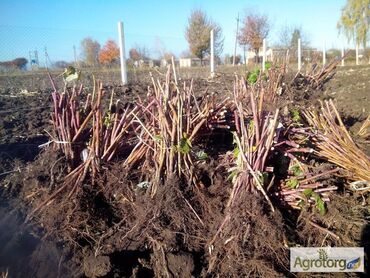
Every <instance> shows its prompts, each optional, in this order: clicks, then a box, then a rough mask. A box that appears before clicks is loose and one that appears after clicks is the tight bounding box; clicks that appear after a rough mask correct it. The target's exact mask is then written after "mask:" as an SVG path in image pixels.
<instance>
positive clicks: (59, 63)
mask: <svg viewBox="0 0 370 278" xmlns="http://www.w3.org/2000/svg"><path fill="white" fill-rule="evenodd" d="M70 65H71V63H68V62H66V61H56V62H55V63H54V67H55V68H57V69H66V68H68V67H69V66H70Z"/></svg>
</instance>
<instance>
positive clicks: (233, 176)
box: [227, 169, 239, 181]
mask: <svg viewBox="0 0 370 278" xmlns="http://www.w3.org/2000/svg"><path fill="white" fill-rule="evenodd" d="M238 173H239V171H238V169H235V170H233V171H231V173H230V175H229V176H228V177H227V179H228V180H231V181H232V180H233V179H234V178H236V176H237V175H238Z"/></svg>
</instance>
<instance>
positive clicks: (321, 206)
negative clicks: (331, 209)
mask: <svg viewBox="0 0 370 278" xmlns="http://www.w3.org/2000/svg"><path fill="white" fill-rule="evenodd" d="M316 208H317V209H318V210H319V213H320V215H322V216H324V215H325V214H326V205H325V202H324V201H323V200H322V199H321V198H320V199H318V200H317V201H316Z"/></svg>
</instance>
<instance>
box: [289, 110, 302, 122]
mask: <svg viewBox="0 0 370 278" xmlns="http://www.w3.org/2000/svg"><path fill="white" fill-rule="evenodd" d="M290 114H291V116H292V120H293V122H296V123H300V122H301V120H302V118H301V115H300V113H299V110H298V109H293V110H292V111H290Z"/></svg>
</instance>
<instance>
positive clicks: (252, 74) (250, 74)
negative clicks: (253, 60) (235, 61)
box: [247, 68, 260, 84]
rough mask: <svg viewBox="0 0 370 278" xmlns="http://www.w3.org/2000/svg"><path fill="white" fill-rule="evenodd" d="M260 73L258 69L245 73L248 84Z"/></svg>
mask: <svg viewBox="0 0 370 278" xmlns="http://www.w3.org/2000/svg"><path fill="white" fill-rule="evenodd" d="M259 75H260V70H259V69H257V68H256V69H254V70H252V71H250V72H248V74H247V81H248V83H249V84H255V83H256V82H257V80H258V76H259Z"/></svg>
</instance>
